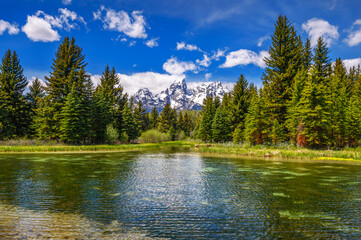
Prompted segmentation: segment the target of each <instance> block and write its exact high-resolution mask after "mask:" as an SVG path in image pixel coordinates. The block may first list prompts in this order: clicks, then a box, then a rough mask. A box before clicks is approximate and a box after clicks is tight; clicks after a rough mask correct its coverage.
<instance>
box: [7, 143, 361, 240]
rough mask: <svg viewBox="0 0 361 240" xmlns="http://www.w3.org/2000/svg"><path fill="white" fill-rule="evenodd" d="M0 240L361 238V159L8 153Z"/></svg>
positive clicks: (178, 153) (173, 152) (174, 153)
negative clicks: (319, 160) (342, 161)
mask: <svg viewBox="0 0 361 240" xmlns="http://www.w3.org/2000/svg"><path fill="white" fill-rule="evenodd" d="M0 166H1V167H0V239H5V238H17V237H19V238H36V239H39V238H46V237H55V238H66V237H69V238H75V237H76V238H94V239H97V238H110V239H113V238H128V239H136V238H138V239H143V238H177V239H259V238H260V239H275V238H279V239H290V238H293V239H294V238H299V239H315V238H324V239H329V238H334V239H355V238H361V165H349V164H340V163H333V164H330V163H309V162H282V161H264V160H247V159H234V158H233V159H230V158H213V157H202V156H200V155H198V154H195V153H190V152H187V151H184V150H182V151H180V150H179V149H178V150H177V149H173V150H172V149H168V150H162V151H157V152H151V151H146V152H126V153H96V154H94V153H93V154H42V155H36V154H28V155H23V154H7V155H0Z"/></svg>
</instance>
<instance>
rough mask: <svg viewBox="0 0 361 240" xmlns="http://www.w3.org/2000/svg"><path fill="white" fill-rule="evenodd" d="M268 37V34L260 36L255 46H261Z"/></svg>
mask: <svg viewBox="0 0 361 240" xmlns="http://www.w3.org/2000/svg"><path fill="white" fill-rule="evenodd" d="M270 38H271V37H270V36H264V37H260V38H259V39H258V42H257V47H262V45H263V43H264V42H265V41H267V40H268V39H270Z"/></svg>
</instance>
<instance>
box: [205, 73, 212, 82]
mask: <svg viewBox="0 0 361 240" xmlns="http://www.w3.org/2000/svg"><path fill="white" fill-rule="evenodd" d="M204 77H205V78H206V80H207V81H208V80H209V79H210V78H211V77H212V73H206V74H204Z"/></svg>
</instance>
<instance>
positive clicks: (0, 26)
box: [0, 20, 19, 35]
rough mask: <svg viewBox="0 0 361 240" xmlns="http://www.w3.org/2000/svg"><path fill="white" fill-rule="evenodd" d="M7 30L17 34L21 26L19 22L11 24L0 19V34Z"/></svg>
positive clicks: (11, 33)
mask: <svg viewBox="0 0 361 240" xmlns="http://www.w3.org/2000/svg"><path fill="white" fill-rule="evenodd" d="M6 30H7V31H8V33H9V34H10V35H15V34H18V33H19V27H18V25H17V24H11V23H9V22H6V21H4V20H0V35H3V33H4V32H5V31H6Z"/></svg>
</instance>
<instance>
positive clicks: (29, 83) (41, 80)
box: [27, 77, 46, 87]
mask: <svg viewBox="0 0 361 240" xmlns="http://www.w3.org/2000/svg"><path fill="white" fill-rule="evenodd" d="M35 79H36V77H31V80H29V82H28V85H27V87H30V86H31V85H33V82H34V81H35ZM38 80H39V81H40V84H41V86H43V87H45V86H46V84H45V82H44V80H43V79H41V78H38Z"/></svg>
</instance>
